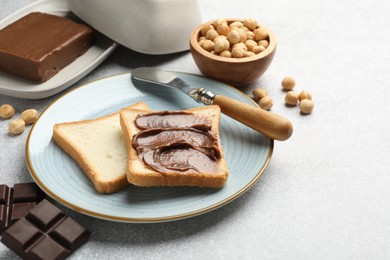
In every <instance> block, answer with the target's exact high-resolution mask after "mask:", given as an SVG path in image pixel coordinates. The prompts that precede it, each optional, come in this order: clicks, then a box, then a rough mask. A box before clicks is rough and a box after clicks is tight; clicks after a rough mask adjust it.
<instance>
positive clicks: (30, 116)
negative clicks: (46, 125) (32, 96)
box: [20, 108, 38, 125]
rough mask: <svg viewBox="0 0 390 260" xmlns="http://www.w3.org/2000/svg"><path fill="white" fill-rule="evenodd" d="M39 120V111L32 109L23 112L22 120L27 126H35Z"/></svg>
mask: <svg viewBox="0 0 390 260" xmlns="http://www.w3.org/2000/svg"><path fill="white" fill-rule="evenodd" d="M37 118H38V111H37V110H35V109H33V108H31V109H27V110H25V111H23V112H22V114H21V115H20V119H22V120H23V121H24V122H25V123H26V125H31V124H34V123H35V121H36V120H37Z"/></svg>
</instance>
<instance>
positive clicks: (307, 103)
mask: <svg viewBox="0 0 390 260" xmlns="http://www.w3.org/2000/svg"><path fill="white" fill-rule="evenodd" d="M313 108H314V103H313V101H311V100H310V99H303V100H302V101H301V102H300V103H299V109H300V110H301V113H302V114H310V113H311V112H312V111H313Z"/></svg>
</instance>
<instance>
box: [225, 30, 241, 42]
mask: <svg viewBox="0 0 390 260" xmlns="http://www.w3.org/2000/svg"><path fill="white" fill-rule="evenodd" d="M227 39H228V41H229V42H230V44H236V43H239V42H240V39H241V38H240V33H239V32H238V30H231V31H230V32H229V33H228V35H227Z"/></svg>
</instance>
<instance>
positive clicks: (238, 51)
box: [232, 47, 246, 58]
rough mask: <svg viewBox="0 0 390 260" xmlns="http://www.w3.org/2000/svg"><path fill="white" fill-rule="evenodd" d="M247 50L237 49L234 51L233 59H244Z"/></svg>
mask: <svg viewBox="0 0 390 260" xmlns="http://www.w3.org/2000/svg"><path fill="white" fill-rule="evenodd" d="M245 52H246V50H244V49H243V48H239V47H235V48H233V49H232V57H233V58H242V57H244V55H245Z"/></svg>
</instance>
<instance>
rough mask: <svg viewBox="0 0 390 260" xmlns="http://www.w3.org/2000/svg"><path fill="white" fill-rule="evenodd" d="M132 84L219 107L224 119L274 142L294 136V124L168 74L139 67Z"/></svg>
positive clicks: (154, 69) (132, 76) (132, 78)
mask: <svg viewBox="0 0 390 260" xmlns="http://www.w3.org/2000/svg"><path fill="white" fill-rule="evenodd" d="M131 81H132V82H133V84H134V86H135V87H140V86H141V85H143V84H145V83H146V84H151V85H158V86H165V87H169V88H174V89H177V90H179V91H181V92H183V93H185V94H187V95H189V96H190V97H191V98H193V99H194V100H195V101H197V102H200V103H203V104H205V105H218V106H219V107H220V108H221V112H222V113H224V114H225V115H227V116H229V117H231V118H233V119H235V120H237V121H239V122H241V123H243V124H245V125H246V126H248V127H250V128H252V129H254V130H256V131H258V132H260V133H262V134H264V135H265V136H267V137H269V138H271V139H275V140H279V141H284V140H287V139H288V138H289V137H290V136H291V135H292V132H293V127H292V124H291V122H290V121H289V120H288V119H286V118H284V117H282V116H280V115H278V114H275V113H272V112H269V111H265V110H262V109H261V108H259V107H255V106H251V105H249V104H246V103H243V102H240V101H237V100H234V99H232V98H230V97H227V96H224V95H217V94H215V93H213V92H211V91H209V90H208V89H206V88H194V87H191V86H190V85H189V84H188V83H187V82H186V81H184V80H183V79H181V78H180V77H178V76H176V75H175V74H173V73H171V72H168V71H164V70H160V69H156V68H152V67H140V68H137V69H134V70H133V71H132V72H131Z"/></svg>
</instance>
